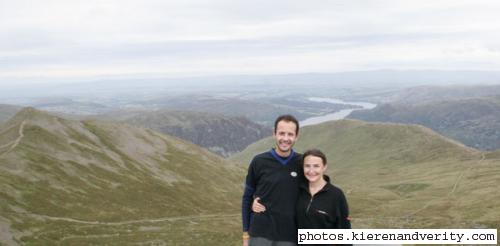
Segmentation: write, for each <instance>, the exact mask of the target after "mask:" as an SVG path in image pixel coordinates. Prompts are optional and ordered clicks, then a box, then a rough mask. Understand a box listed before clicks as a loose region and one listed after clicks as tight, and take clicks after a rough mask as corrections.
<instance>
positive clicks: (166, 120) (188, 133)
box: [99, 109, 272, 157]
mask: <svg viewBox="0 0 500 246" xmlns="http://www.w3.org/2000/svg"><path fill="white" fill-rule="evenodd" d="M99 118H107V119H113V120H118V121H123V122H126V123H129V124H132V125H135V126H140V127H146V128H150V129H153V130H156V131H159V132H162V133H165V134H169V135H173V136H176V137H179V138H182V139H186V140H188V141H190V142H193V143H195V144H198V145H200V146H202V147H204V148H207V149H208V150H210V151H212V152H214V153H217V154H219V155H221V156H224V157H227V156H230V155H231V154H234V153H236V152H239V151H241V150H243V149H244V148H245V147H247V146H248V145H249V144H251V143H253V142H255V141H257V140H259V139H262V138H264V137H266V136H269V135H270V134H271V133H272V131H271V129H270V128H266V127H264V126H262V125H259V124H257V123H254V122H252V121H250V120H248V119H246V118H244V117H229V116H224V115H220V114H214V113H201V112H193V111H177V110H165V109H162V110H156V111H145V110H135V111H127V110H119V111H113V112H110V113H108V114H106V115H102V116H99Z"/></svg>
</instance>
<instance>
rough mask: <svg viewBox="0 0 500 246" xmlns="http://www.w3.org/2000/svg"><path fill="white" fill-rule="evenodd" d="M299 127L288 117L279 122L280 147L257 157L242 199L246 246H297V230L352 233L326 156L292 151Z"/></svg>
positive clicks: (276, 136) (313, 151)
mask: <svg viewBox="0 0 500 246" xmlns="http://www.w3.org/2000/svg"><path fill="white" fill-rule="evenodd" d="M298 134H299V122H298V121H297V119H296V118H295V117H293V116H291V115H282V116H280V117H278V118H277V119H276V121H275V122H274V132H273V138H274V139H275V147H274V148H272V149H271V150H270V151H268V152H264V153H261V154H259V155H256V156H255V157H254V158H253V160H252V162H251V163H250V166H249V167H248V174H247V176H246V183H245V191H244V194H243V199H242V221H243V245H244V246H247V245H250V246H292V245H297V229H299V228H300V229H350V228H351V223H350V221H349V209H348V206H347V201H346V199H345V196H344V193H343V192H342V190H340V189H339V188H337V187H335V186H334V185H332V184H331V183H330V179H329V177H328V176H326V175H325V171H326V168H327V159H326V156H325V155H324V154H323V153H322V152H321V151H320V150H318V149H311V150H308V151H306V152H304V154H299V153H296V152H295V151H294V150H293V149H292V147H293V145H294V144H295V142H296V141H297V138H298Z"/></svg>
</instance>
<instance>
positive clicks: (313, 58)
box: [0, 0, 500, 86]
mask: <svg viewBox="0 0 500 246" xmlns="http://www.w3.org/2000/svg"><path fill="white" fill-rule="evenodd" d="M498 13H500V1H497V0H488V1H485V0H468V1H462V0H452V1H447V0H443V1H440V0H432V1H427V0H419V1H397V0H394V1H378V0H338V1H323V0H312V1H303V0H297V1H296V0H272V1H269V0H252V1H239V0H177V1H169V0H32V1H27V0H16V1H12V0H0V86H1V85H2V84H3V85H5V84H8V83H29V82H36V81H56V80H60V81H62V80H68V81H70V80H72V79H76V80H78V79H89V78H108V77H112V78H121V77H124V78H132V77H155V76H157V77H161V76H169V77H185V76H212V75H234V74H250V75H251V74H287V73H316V72H318V73H334V72H343V71H358V70H376V69H443V70H462V69H467V70H500V21H498V17H497V16H498Z"/></svg>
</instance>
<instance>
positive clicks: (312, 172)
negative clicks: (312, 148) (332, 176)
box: [304, 155, 326, 182]
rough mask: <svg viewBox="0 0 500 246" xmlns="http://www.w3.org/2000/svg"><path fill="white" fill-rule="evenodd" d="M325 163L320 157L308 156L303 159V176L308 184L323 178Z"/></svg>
mask: <svg viewBox="0 0 500 246" xmlns="http://www.w3.org/2000/svg"><path fill="white" fill-rule="evenodd" d="M325 171H326V163H323V160H322V159H321V158H320V157H317V156H313V155H308V156H306V158H304V176H306V179H307V180H309V182H316V181H319V180H321V179H322V178H323V174H325Z"/></svg>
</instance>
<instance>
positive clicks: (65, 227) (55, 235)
mask: <svg viewBox="0 0 500 246" xmlns="http://www.w3.org/2000/svg"><path fill="white" fill-rule="evenodd" d="M242 180H243V171H242V169H241V168H239V167H237V166H236V165H234V163H230V162H228V161H226V160H224V159H222V158H220V157H218V156H216V155H214V154H212V153H210V152H208V151H206V150H204V149H202V148H200V147H198V146H196V145H194V144H191V143H188V142H186V141H183V140H181V139H178V138H175V137H171V136H167V135H162V134H160V133H157V132H154V131H151V130H147V129H139V128H134V127H131V126H127V125H125V124H118V123H105V122H98V121H70V120H65V119H63V118H59V117H56V116H52V115H49V114H47V113H44V112H41V111H38V110H34V109H31V108H28V109H24V110H22V111H21V112H19V113H18V114H17V115H16V116H15V117H14V118H13V119H11V120H10V121H8V122H7V123H5V124H4V125H2V126H1V127H0V201H1V202H0V244H2V243H4V244H7V245H9V244H44V245H50V244H64V245H88V244H97V243H98V244H106V243H108V244H123V243H129V244H130V243H146V244H167V245H173V244H179V243H181V242H182V243H185V244H189V245H202V244H211V245H224V244H226V245H227V244H228V242H234V241H238V240H239V236H240V233H239V228H240V226H239V222H238V221H239V206H240V197H241V192H242V191H241V190H242V189H241V186H240V185H239V184H240V183H241V182H242Z"/></svg>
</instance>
